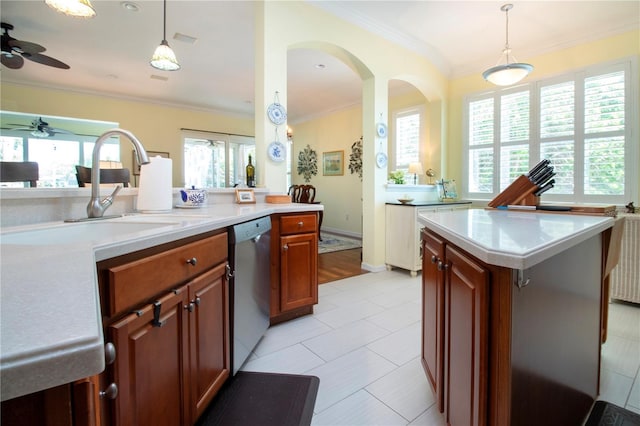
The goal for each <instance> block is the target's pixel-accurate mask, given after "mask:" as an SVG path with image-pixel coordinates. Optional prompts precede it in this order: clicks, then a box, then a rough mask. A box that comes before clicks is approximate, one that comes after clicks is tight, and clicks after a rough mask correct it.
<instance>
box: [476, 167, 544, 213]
mask: <svg viewBox="0 0 640 426" xmlns="http://www.w3.org/2000/svg"><path fill="white" fill-rule="evenodd" d="M537 190H538V187H537V186H536V185H534V184H533V183H532V182H531V181H530V180H529V178H528V177H526V176H525V175H520V176H519V177H518V178H517V179H516V180H514V181H513V182H512V183H511V185H509V186H508V187H506V188H505V190H504V191H502V192H501V193H500V194H498V195H497V196H496V197H495V198H494V199H493V200H491V201H489V203H488V204H487V205H488V206H489V207H494V208H495V207H499V206H508V205H521V206H537V205H539V204H540V197H537V196H535V195H533V193H534V192H536V191H537Z"/></svg>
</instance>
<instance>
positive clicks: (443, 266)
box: [438, 261, 449, 271]
mask: <svg viewBox="0 0 640 426" xmlns="http://www.w3.org/2000/svg"><path fill="white" fill-rule="evenodd" d="M447 269H449V265H447V264H446V263H442V261H440V262H438V271H445V270H447Z"/></svg>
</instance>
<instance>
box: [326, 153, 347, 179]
mask: <svg viewBox="0 0 640 426" xmlns="http://www.w3.org/2000/svg"><path fill="white" fill-rule="evenodd" d="M322 174H323V175H324V176H342V175H343V174H344V151H328V152H323V153H322Z"/></svg>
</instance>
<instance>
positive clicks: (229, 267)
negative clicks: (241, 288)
mask: <svg viewBox="0 0 640 426" xmlns="http://www.w3.org/2000/svg"><path fill="white" fill-rule="evenodd" d="M224 268H225V269H226V270H227V279H228V280H229V279H231V278H233V271H232V270H231V266H230V265H229V264H228V263H227V265H226V266H225V267H224Z"/></svg>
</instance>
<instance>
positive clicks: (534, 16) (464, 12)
mask: <svg viewBox="0 0 640 426" xmlns="http://www.w3.org/2000/svg"><path fill="white" fill-rule="evenodd" d="M121 3H122V2H121V1H118V0H109V1H106V0H94V1H93V5H94V8H95V9H96V12H97V16H96V17H95V18H93V19H89V20H84V19H75V18H70V17H67V16H64V15H62V14H60V13H57V12H55V11H53V10H51V9H50V8H49V7H48V6H46V5H45V4H44V2H43V1H28V0H21V1H5V0H2V6H1V9H0V14H1V17H2V22H7V23H10V24H12V25H13V26H14V27H15V29H14V30H13V31H12V32H10V35H11V36H12V37H14V38H16V39H18V40H25V41H30V42H34V43H38V44H41V45H43V46H44V47H46V48H47V51H46V52H44V54H46V55H49V56H52V57H54V58H56V59H59V60H61V61H63V62H66V63H67V64H69V65H70V66H71V69H70V70H60V69H57V68H52V67H47V66H44V65H41V64H38V63H34V62H31V61H25V65H24V67H23V68H21V69H19V70H12V69H8V68H6V67H4V66H3V67H2V75H1V79H2V81H7V82H18V83H25V84H30V85H37V86H46V87H56V88H63V89H66V90H74V91H81V92H90V93H97V94H109V95H112V96H118V97H124V98H129V99H140V100H144V101H146V102H150V101H151V102H159V103H167V104H173V105H182V106H187V107H191V108H201V109H205V110H214V111H224V112H225V113H230V114H237V115H239V116H246V117H251V116H253V101H254V95H253V90H254V77H253V63H254V48H253V40H254V24H253V15H254V13H253V6H254V3H253V2H250V1H203V0H199V1H187V0H170V1H168V2H167V39H168V41H169V44H170V45H171V47H172V48H173V50H174V51H175V52H176V55H177V57H178V60H179V62H180V64H181V65H182V69H181V70H180V71H176V72H163V71H157V70H155V69H153V68H151V66H150V65H149V63H148V61H149V59H150V57H151V54H152V53H153V50H154V49H155V47H156V46H157V45H158V44H159V42H160V40H161V39H162V11H163V7H162V2H161V1H158V0H135V3H136V4H137V5H138V6H139V11H138V12H130V11H128V10H126V9H125V8H124V7H122V4H121ZM310 3H311V4H313V5H314V6H316V7H318V8H322V9H324V10H326V11H329V12H331V13H333V14H335V15H337V16H339V17H341V18H343V19H346V20H348V21H350V22H352V23H353V24H355V25H359V26H362V27H363V28H365V29H368V30H370V31H373V32H376V33H378V34H380V35H381V36H383V37H386V38H388V39H390V40H392V41H395V42H397V43H400V44H402V45H404V46H406V47H408V48H411V49H412V50H414V51H416V52H418V53H421V54H423V55H425V56H426V57H427V58H429V59H430V60H431V61H432V62H433V63H434V64H435V65H436V66H438V68H439V69H441V71H442V72H443V73H444V74H445V75H447V76H449V77H450V78H453V77H459V76H464V75H469V74H473V73H481V72H482V70H483V69H485V68H488V67H489V66H493V65H494V64H495V63H496V61H497V60H498V58H499V56H500V53H501V50H502V48H503V46H504V43H505V14H504V12H501V11H500V6H502V4H504V3H505V2H504V1H500V2H496V1H480V0H476V1H366V0H364V1H310ZM639 27H640V1H637V0H631V1H522V2H514V8H513V9H512V10H511V12H510V13H509V41H510V45H511V47H512V49H513V53H514V54H515V55H516V57H517V58H518V59H519V60H521V61H526V60H527V58H529V57H532V56H535V55H538V54H541V53H545V52H549V51H553V50H557V49H560V48H564V47H568V46H572V45H576V44H580V43H584V42H587V41H590V40H595V39H599V38H602V37H606V36H609V35H613V34H617V33H621V32H624V31H629V30H631V29H634V28H639ZM175 33H181V34H184V35H188V36H191V37H195V38H197V39H198V40H197V42H196V43H195V44H188V43H185V42H182V41H179V40H175V39H174V38H173V36H174V34H175ZM639 51H640V41H639ZM318 63H322V64H324V65H325V66H326V67H325V68H324V69H322V70H321V69H318V68H316V67H315V65H316V64H318ZM534 66H535V64H534ZM534 72H535V71H534ZM158 76H160V77H161V78H167V79H166V80H159V79H157V78H156V77H158ZM287 93H288V105H287V111H288V115H289V121H290V122H292V123H295V122H296V121H299V120H301V119H303V118H306V117H311V116H316V115H320V114H323V113H326V112H328V111H331V110H336V109H339V108H342V107H344V106H348V105H354V104H357V103H359V102H360V97H361V84H360V81H359V79H358V78H357V77H356V75H355V74H354V72H353V71H352V70H351V69H349V68H348V67H347V66H346V65H344V64H342V63H341V62H340V61H339V60H337V59H335V58H333V57H330V56H328V55H327V54H324V53H321V52H317V51H309V50H293V51H290V52H289V57H288V89H287Z"/></svg>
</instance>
